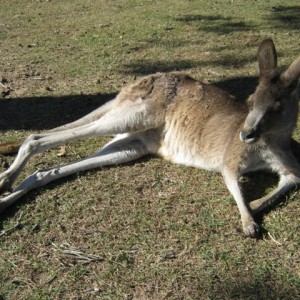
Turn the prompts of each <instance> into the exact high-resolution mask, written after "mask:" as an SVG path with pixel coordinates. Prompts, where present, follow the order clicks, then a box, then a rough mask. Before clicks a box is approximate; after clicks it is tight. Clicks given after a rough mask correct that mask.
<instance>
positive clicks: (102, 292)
mask: <svg viewBox="0 0 300 300" xmlns="http://www.w3.org/2000/svg"><path fill="white" fill-rule="evenodd" d="M299 30H300V5H299V1H296V0H295V1H293V0H291V1H275V0H268V1H266V0H256V1H253V0H251V1H250V0H217V1H210V0H206V1H205V0H190V1H183V0H175V1H171V0H166V1H158V0H156V1H155V0H143V1H137V0H98V1H90V0H88V1H82V0H64V1H58V0H39V1H35V0H23V1H17V0H2V1H1V4H0V41H1V43H0V82H1V84H0V92H1V95H0V133H1V134H0V142H1V143H2V142H8V141H13V140H16V139H21V138H24V137H26V136H27V135H28V134H30V133H32V132H42V131H46V130H47V129H49V128H52V127H55V126H59V125H61V124H64V123H66V122H70V121H73V120H75V119H76V118H78V117H80V116H82V115H84V114H86V113H88V112H90V111H91V110H92V109H94V108H96V107H97V106H99V105H102V104H103V103H105V102H106V101H107V100H109V99H111V98H112V97H113V96H114V95H115V94H116V93H117V92H118V91H119V90H120V88H121V87H122V86H124V85H125V84H127V83H129V82H132V81H133V80H134V79H135V78H137V77H140V76H142V75H145V74H150V73H154V72H158V71H174V70H178V71H184V72H186V73H188V74H189V75H191V76H193V77H195V78H197V79H199V80H201V81H203V82H205V83H211V84H214V85H217V86H219V87H221V88H224V89H225V90H228V91H230V92H231V93H232V94H233V95H234V96H236V97H238V98H240V99H241V101H244V100H245V99H246V97H247V96H248V95H249V94H250V93H251V92H253V91H254V89H255V85H256V82H257V77H256V76H257V64H256V52H257V48H258V45H259V43H260V42H261V40H263V39H264V38H266V37H271V38H272V39H273V40H274V42H275V44H276V48H277V51H278V60H279V64H280V65H281V66H285V65H288V64H290V63H291V62H292V61H293V60H294V59H295V58H297V57H298V56H299V55H300V39H299ZM295 139H296V140H298V141H300V126H299V127H298V128H297V129H296V130H295ZM108 140H109V138H106V137H105V138H89V139H87V140H84V141H79V142H75V143H71V144H67V145H66V146H65V147H66V148H65V151H66V152H65V154H64V155H60V154H61V150H60V148H57V149H52V150H49V151H48V152H46V153H44V154H39V155H36V156H35V157H34V158H33V159H32V160H31V161H30V163H29V164H28V166H27V167H26V169H25V172H24V174H23V175H22V176H23V178H24V176H26V175H28V174H29V173H32V172H34V171H35V170H36V169H38V168H41V169H44V168H48V167H50V166H54V165H59V164H65V163H67V162H69V161H73V160H76V159H78V158H83V157H85V156H88V155H90V154H91V153H93V152H95V151H96V150H97V149H98V148H99V147H101V146H102V145H104V144H105V143H106V142H107V141H108ZM13 159H14V157H13V156H8V157H4V156H0V163H1V164H0V171H4V170H5V169H6V168H7V166H8V165H9V164H11V163H12V161H13ZM245 181H246V182H245V183H244V185H245V190H246V191H247V194H249V195H250V198H251V197H252V198H253V195H255V196H258V195H260V194H262V193H264V192H265V191H267V190H269V189H272V187H273V186H274V185H275V184H276V178H273V177H272V176H270V175H268V174H252V175H251V176H249V178H248V177H247V178H245ZM299 195H300V194H299V192H298V191H292V192H291V193H290V194H289V195H288V197H285V198H284V199H283V200H284V201H283V202H282V203H281V204H280V205H278V206H277V207H276V208H274V209H272V210H270V211H269V212H267V213H266V214H265V215H263V216H262V218H261V219H260V220H259V221H260V223H261V224H262V227H263V231H262V235H261V237H260V238H259V239H249V238H245V237H244V236H243V233H242V231H241V224H240V216H239V213H238V209H237V207H236V204H235V202H234V200H233V199H232V196H231V195H230V194H229V192H228V191H227V189H226V187H225V184H224V182H223V179H222V177H221V175H220V174H217V173H212V172H207V171H203V170H197V169H192V168H187V167H183V166H178V165H173V164H170V163H168V162H165V161H162V160H161V159H159V158H156V157H147V158H145V159H142V160H139V161H137V162H136V163H132V164H127V165H125V166H116V167H112V168H103V169H101V170H95V171H89V172H85V173H79V174H76V175H74V176H71V177H69V178H67V179H65V180H60V181H58V182H54V183H52V184H50V185H48V186H46V187H45V188H42V189H40V190H37V191H34V192H31V193H30V194H28V196H26V197H24V198H23V199H22V200H21V201H19V202H18V203H17V204H16V205H13V206H12V207H11V208H9V209H8V210H7V211H6V212H5V213H4V214H2V215H0V299H1V300H2V299H5V300H8V299H9V300H10V299H26V300H37V299H43V300H44V299H74V300H75V299H104V300H108V299H114V300H115V299H127V300H129V299H134V300H138V299H141V300H142V299H154V300H160V299H174V300H175V299H176V300H179V299H184V300H187V299H189V300H191V299H300V251H299V248H300V224H299V213H300V202H299Z"/></svg>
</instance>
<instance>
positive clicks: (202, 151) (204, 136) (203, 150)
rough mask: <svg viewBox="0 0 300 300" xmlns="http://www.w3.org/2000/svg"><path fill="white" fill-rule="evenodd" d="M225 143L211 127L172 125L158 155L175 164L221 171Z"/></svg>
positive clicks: (221, 136)
mask: <svg viewBox="0 0 300 300" xmlns="http://www.w3.org/2000/svg"><path fill="white" fill-rule="evenodd" d="M179 124H180V123H179ZM212 131H213V130H212ZM225 142H226V141H225V139H224V137H223V135H222V134H221V135H219V134H218V133H216V132H211V129H210V128H209V127H207V128H202V129H201V128H198V129H197V128H193V127H189V126H186V127H185V126H180V125H178V126H176V124H172V125H171V126H170V127H169V128H168V130H167V131H166V132H165V135H164V137H163V140H162V142H161V146H160V149H159V151H158V153H159V155H161V156H162V157H164V158H165V159H167V160H169V161H172V162H174V163H178V164H183V165H186V166H193V167H197V168H202V169H206V170H215V171H219V170H221V168H222V164H223V157H224V152H225V148H226V145H224V143H225Z"/></svg>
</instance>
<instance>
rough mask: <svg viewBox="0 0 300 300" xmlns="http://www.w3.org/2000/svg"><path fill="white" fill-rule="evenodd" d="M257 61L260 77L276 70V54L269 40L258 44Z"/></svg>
mask: <svg viewBox="0 0 300 300" xmlns="http://www.w3.org/2000/svg"><path fill="white" fill-rule="evenodd" d="M257 60H258V67H259V75H260V77H262V76H265V75H267V74H268V73H270V72H272V71H275V70H276V68H277V53H276V49H275V45H274V43H273V41H272V40H271V39H265V40H263V41H262V42H261V43H260V45H259V47H258V52H257Z"/></svg>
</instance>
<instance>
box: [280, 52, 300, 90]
mask: <svg viewBox="0 0 300 300" xmlns="http://www.w3.org/2000/svg"><path fill="white" fill-rule="evenodd" d="M299 76H300V56H299V57H298V58H297V59H296V60H295V61H294V62H293V63H292V64H291V65H290V66H289V67H288V68H287V69H286V70H285V71H284V72H283V73H282V74H281V75H280V80H281V82H282V83H283V85H284V86H285V87H288V86H289V85H290V84H292V83H293V82H294V81H295V80H296V79H298V78H299ZM298 85H299V83H298Z"/></svg>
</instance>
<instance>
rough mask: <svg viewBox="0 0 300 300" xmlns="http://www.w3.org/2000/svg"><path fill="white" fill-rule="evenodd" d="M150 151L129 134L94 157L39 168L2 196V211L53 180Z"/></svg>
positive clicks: (120, 162)
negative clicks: (52, 166) (62, 164)
mask: <svg viewBox="0 0 300 300" xmlns="http://www.w3.org/2000/svg"><path fill="white" fill-rule="evenodd" d="M148 153H149V151H148V149H147V146H146V145H145V144H144V143H143V142H142V140H141V139H140V138H139V137H138V136H130V135H129V136H126V137H123V138H121V139H120V138H119V137H118V139H115V140H113V141H112V142H110V143H109V144H107V145H106V146H104V147H103V148H102V149H101V150H100V151H99V152H97V153H96V154H94V155H93V156H92V157H89V158H86V159H83V160H79V161H77V162H74V163H70V164H67V165H64V166H59V167H55V168H52V169H48V170H39V171H36V172H35V173H33V174H32V175H30V176H28V177H27V178H26V179H25V180H24V181H23V182H22V183H21V184H20V185H19V186H17V187H16V189H15V190H14V191H13V192H12V193H11V194H9V195H6V196H4V197H2V198H0V213H1V212H2V211H3V210H4V209H5V208H6V207H8V206H10V205H12V204H13V203H15V202H16V201H17V200H18V199H19V198H21V197H22V196H24V195H25V194H27V193H28V192H29V191H31V190H34V189H36V188H39V187H42V186H45V185H46V184H48V183H50V182H52V181H55V180H57V179H60V178H63V177H67V176H69V175H71V174H74V173H77V172H81V171H86V170H90V169H95V168H100V167H103V166H109V165H116V164H122V163H128V162H130V161H133V160H136V159H138V158H140V157H142V156H145V155H147V154H148Z"/></svg>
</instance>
